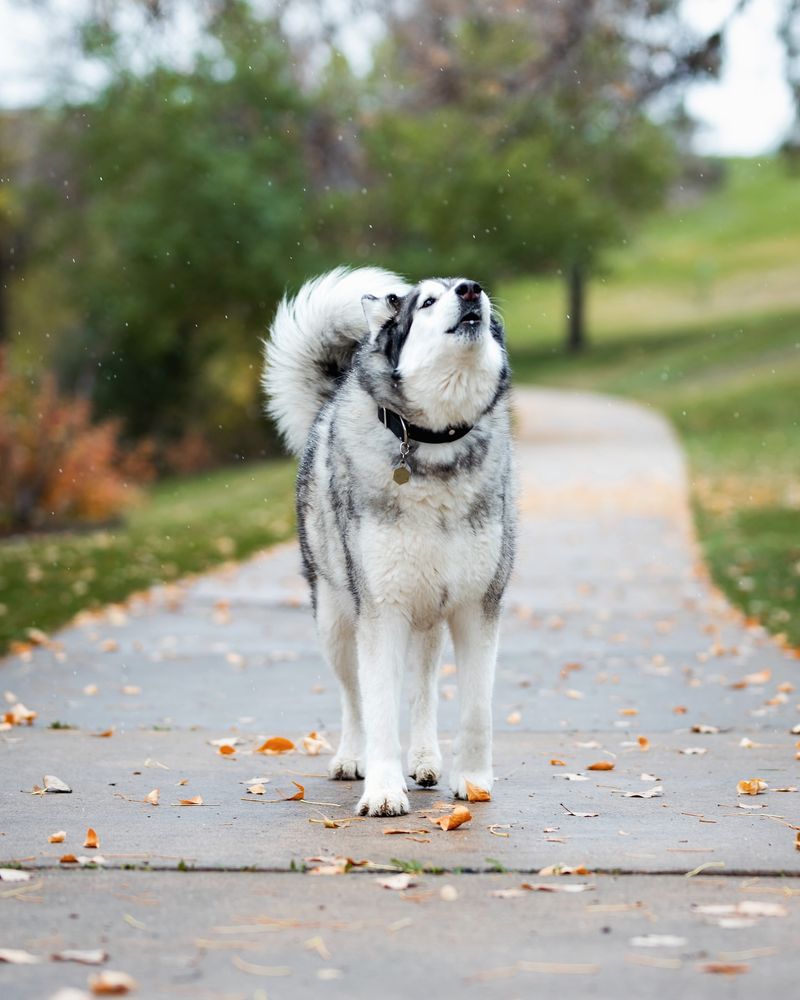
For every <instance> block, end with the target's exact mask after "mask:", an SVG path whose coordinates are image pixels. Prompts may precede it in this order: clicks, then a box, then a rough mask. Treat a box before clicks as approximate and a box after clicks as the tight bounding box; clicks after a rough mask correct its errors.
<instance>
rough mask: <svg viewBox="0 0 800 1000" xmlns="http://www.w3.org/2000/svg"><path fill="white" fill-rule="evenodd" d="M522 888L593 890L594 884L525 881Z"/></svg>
mask: <svg viewBox="0 0 800 1000" xmlns="http://www.w3.org/2000/svg"><path fill="white" fill-rule="evenodd" d="M576 871H577V869H576ZM561 874H562V875H567V874H569V872H566V871H564V872H562V873H561ZM587 874H588V873H587ZM520 889H524V890H525V891H526V892H591V890H592V889H594V886H593V885H592V884H591V883H590V882H523V883H522V885H521V886H520Z"/></svg>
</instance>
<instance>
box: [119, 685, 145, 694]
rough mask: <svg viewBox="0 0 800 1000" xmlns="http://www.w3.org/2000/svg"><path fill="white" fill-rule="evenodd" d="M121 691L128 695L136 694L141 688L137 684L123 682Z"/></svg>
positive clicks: (139, 692)
mask: <svg viewBox="0 0 800 1000" xmlns="http://www.w3.org/2000/svg"><path fill="white" fill-rule="evenodd" d="M122 693H123V694H128V695H134V696H135V695H137V694H141V693H142V689H141V688H140V687H139V685H138V684H124V685H123V687H122Z"/></svg>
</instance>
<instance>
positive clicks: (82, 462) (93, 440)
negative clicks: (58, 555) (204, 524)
mask: <svg viewBox="0 0 800 1000" xmlns="http://www.w3.org/2000/svg"><path fill="white" fill-rule="evenodd" d="M152 474H153V463H152V448H151V446H150V444H149V443H148V442H144V443H143V444H140V445H137V446H135V447H134V448H130V449H128V448H125V447H124V446H123V444H122V443H121V441H120V437H119V424H118V422H117V421H114V420H105V421H103V422H102V423H98V424H93V423H92V420H91V412H90V404H89V402H88V401H87V400H85V399H75V398H68V397H64V396H62V395H60V394H59V392H58V389H57V388H56V383H55V379H54V378H53V377H52V375H45V376H44V377H43V378H42V379H41V380H40V381H39V382H38V383H37V382H35V381H32V380H30V379H27V378H24V377H23V376H21V375H19V374H16V373H13V372H11V371H10V370H9V368H8V366H7V363H6V360H5V358H4V356H3V354H2V353H0V533H4V534H8V533H10V532H17V531H30V530H37V529H41V528H49V527H59V528H60V527H66V526H69V525H71V524H75V523H76V522H89V523H91V522H98V521H107V520H109V519H111V518H114V517H116V516H118V515H119V514H120V513H121V512H122V511H123V510H124V509H125V508H126V507H128V506H129V505H130V504H132V503H133V502H135V501H136V499H137V498H138V496H139V490H138V488H137V485H136V484H137V483H141V482H143V481H145V480H147V479H149V478H152Z"/></svg>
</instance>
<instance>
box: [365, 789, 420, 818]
mask: <svg viewBox="0 0 800 1000" xmlns="http://www.w3.org/2000/svg"><path fill="white" fill-rule="evenodd" d="M356 811H357V813H358V815H359V816H405V814H406V813H407V812H408V796H407V795H406V793H405V792H404V791H403V789H402V787H397V786H394V787H390V788H375V789H374V790H372V789H370V790H369V791H366V792H364V794H363V795H362V796H361V800H360V802H359V803H358V809H357V810H356Z"/></svg>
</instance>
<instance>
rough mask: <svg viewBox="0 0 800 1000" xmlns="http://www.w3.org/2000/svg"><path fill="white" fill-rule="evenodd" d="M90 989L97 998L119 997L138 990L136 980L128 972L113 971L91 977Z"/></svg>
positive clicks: (109, 970)
mask: <svg viewBox="0 0 800 1000" xmlns="http://www.w3.org/2000/svg"><path fill="white" fill-rule="evenodd" d="M89 989H90V990H91V991H92V993H93V994H94V995H95V996H96V997H119V996H124V995H125V994H126V993H130V992H131V990H135V989H136V980H135V979H134V978H133V976H129V975H128V973H127V972H112V971H111V969H108V970H105V971H103V972H98V973H97V975H95V976H89Z"/></svg>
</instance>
